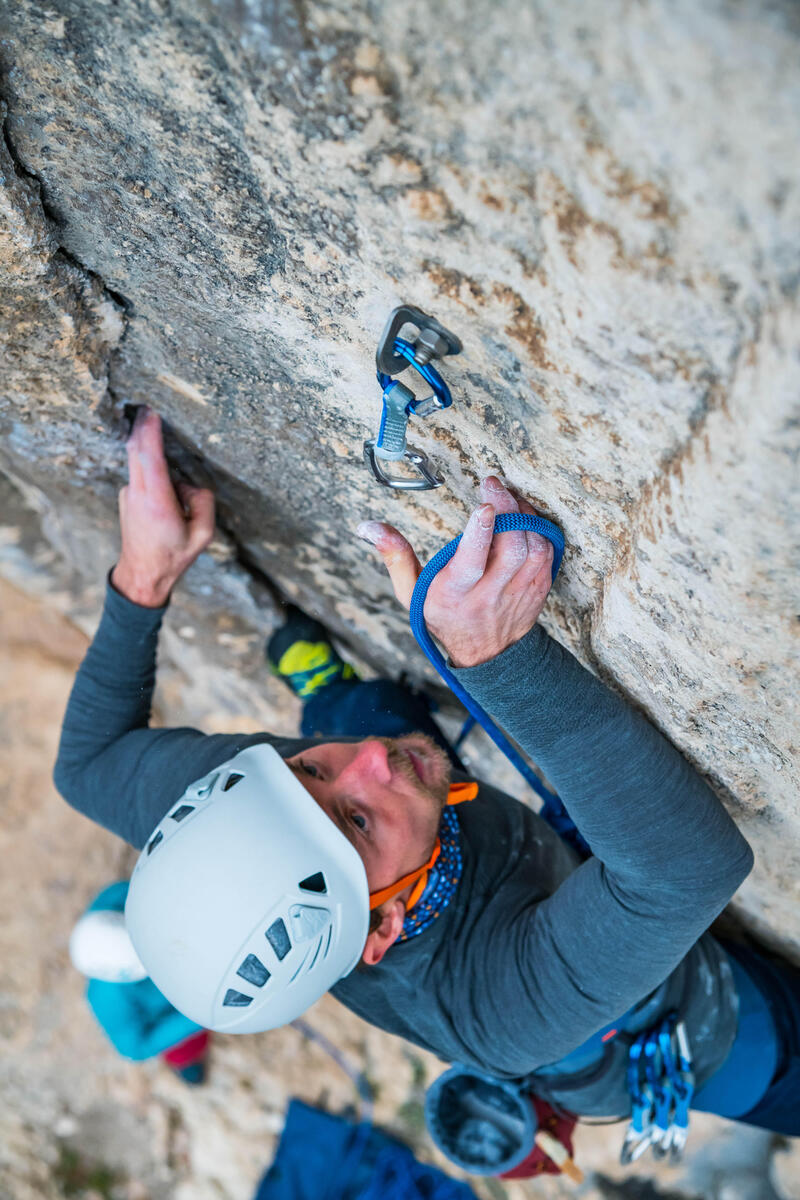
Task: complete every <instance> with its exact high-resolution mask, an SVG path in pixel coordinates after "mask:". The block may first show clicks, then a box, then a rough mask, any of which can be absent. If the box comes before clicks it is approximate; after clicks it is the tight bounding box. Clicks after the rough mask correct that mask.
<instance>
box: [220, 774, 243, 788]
mask: <svg viewBox="0 0 800 1200" xmlns="http://www.w3.org/2000/svg"><path fill="white" fill-rule="evenodd" d="M240 779H244V775H242V774H240V773H238V772H236V771H231V773H230V775H229V776H228V778H227V779H226V780H225V784H224V786H223V788H222V790H223V792H229V791H230V790H231V788H232V787H236V784H237V783H238V782H239V780H240Z"/></svg>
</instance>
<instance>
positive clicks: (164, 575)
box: [111, 408, 214, 608]
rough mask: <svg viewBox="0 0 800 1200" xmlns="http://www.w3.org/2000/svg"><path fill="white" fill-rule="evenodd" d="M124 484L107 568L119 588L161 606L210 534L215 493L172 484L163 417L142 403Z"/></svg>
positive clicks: (147, 604)
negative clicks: (113, 557) (114, 549)
mask: <svg viewBox="0 0 800 1200" xmlns="http://www.w3.org/2000/svg"><path fill="white" fill-rule="evenodd" d="M127 451H128V480H129V482H128V485H127V487H123V488H122V490H121V491H120V494H119V523H120V531H121V534H122V551H121V553H120V557H119V562H118V563H117V565H116V566H115V567H114V570H113V571H112V573H111V582H112V584H113V586H114V587H115V588H116V590H117V591H118V592H121V593H122V595H123V596H127V598H128V599H129V600H132V601H133V602H134V603H135V604H141V605H143V606H144V607H145V608H161V606H162V605H164V604H166V603H167V601H168V599H169V594H170V592H171V591H172V588H173V587H174V586H175V584H176V583H177V581H178V580H179V579H180V577H181V575H182V574H183V573H184V571H185V570H186V569H187V568H188V567H190V566H191V565H192V563H193V562H194V560H195V559H196V558H197V556H198V555H199V554H201V553H202V551H203V550H205V548H206V546H208V544H209V542H210V541H211V539H212V538H213V536H214V493H213V492H212V491H210V490H209V489H208V488H198V487H191V486H190V485H189V484H186V483H177V484H173V482H172V479H171V478H170V473H169V466H168V465H167V459H166V455H165V454H164V442H163V438H162V434H161V418H160V417H159V416H158V414H157V413H154V412H151V411H150V409H147V408H140V409H139V411H138V413H137V415H136V420H135V422H134V425H133V430H132V432H131V435H130V437H129V438H128V444H127Z"/></svg>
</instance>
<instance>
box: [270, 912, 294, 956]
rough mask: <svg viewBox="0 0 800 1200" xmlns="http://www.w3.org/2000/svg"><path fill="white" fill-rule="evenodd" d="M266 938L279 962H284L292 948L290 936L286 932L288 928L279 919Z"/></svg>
mask: <svg viewBox="0 0 800 1200" xmlns="http://www.w3.org/2000/svg"><path fill="white" fill-rule="evenodd" d="M264 937H265V938H266V939H267V941H268V942H269V944H270V946H272V949H273V950H274V951H275V955H276V957H277V959H278V961H279V962H282V961H283V960H284V958H286V955H287V954H288V953H289V951H290V950H291V948H292V943H291V942H290V940H289V934H288V933H287V932H286V926H285V925H284V923H283V921H282V920H281V919H280V917H278V920H277V921H273V922H272V924H271V925H270V927H269V929H268V930H267V932H266V933H265V934H264Z"/></svg>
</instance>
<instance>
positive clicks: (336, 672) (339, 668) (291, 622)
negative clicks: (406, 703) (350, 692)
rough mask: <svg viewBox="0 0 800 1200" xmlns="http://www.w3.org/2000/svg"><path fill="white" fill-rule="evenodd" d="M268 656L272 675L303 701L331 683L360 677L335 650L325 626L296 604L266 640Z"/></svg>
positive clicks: (289, 608)
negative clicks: (296, 606) (283, 622)
mask: <svg viewBox="0 0 800 1200" xmlns="http://www.w3.org/2000/svg"><path fill="white" fill-rule="evenodd" d="M266 655H267V662H268V663H269V665H270V670H271V671H272V673H273V675H278V676H280V678H281V679H282V680H283V681H284V683H287V684H288V685H289V687H290V688H291V689H292V691H293V692H294V693H295V695H296V696H300V698H301V699H303V700H308V699H309V698H310V697H311V696H315V695H316V694H317V692H319V691H320V690H321V689H322V688H324V687H327V686H328V684H330V683H338V682H339V681H340V680H345V679H357V678H358V676H357V675H356V673H355V671H354V670H353V668H352V667H351V666H350V664H349V663H346V662H343V661H342V659H341V658H340V657H339V655H338V654H337V653H336V651H335V650H334V648H333V646H332V645H331V641H330V636H329V634H328V631H327V629H326V628H325V626H324V625H321V624H320V622H319V621H315V620H314V618H313V617H309V616H307V615H306V614H305V613H304V612H301V610H300V609H299V608H295V606H294V605H293V604H290V605H288V607H287V618H286V623H285V624H284V625H282V626H281V628H280V629H276V630H275V632H274V633H273V635H272V637H271V638H270V639H269V641H268V642H267V648H266Z"/></svg>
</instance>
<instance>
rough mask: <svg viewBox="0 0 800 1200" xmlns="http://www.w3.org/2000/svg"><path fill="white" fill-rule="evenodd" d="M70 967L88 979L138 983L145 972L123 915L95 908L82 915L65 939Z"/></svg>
mask: <svg viewBox="0 0 800 1200" xmlns="http://www.w3.org/2000/svg"><path fill="white" fill-rule="evenodd" d="M69 956H70V958H71V959H72V965H73V966H74V967H76V968H77V970H79V971H80V973H81V974H82V975H86V976H87V977H88V978H89V979H102V980H104V982H105V983H138V981H139V980H140V979H146V978H147V971H146V970H145V969H144V967H143V966H142V962H141V959H140V958H139V956H138V954H137V953H136V951H135V950H134V948H133V943H132V942H131V939H130V935H129V934H128V931H127V929H126V928H125V914H124V913H121V912H115V911H112V910H111V909H106V908H98V909H92V910H91V911H90V912H87V913H84V914H83V916H82V917H81V919H80V920H79V921H78V922H77V923H76V925H75V927H74V929H73V930H72V933H71V934H70V938H69Z"/></svg>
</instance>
